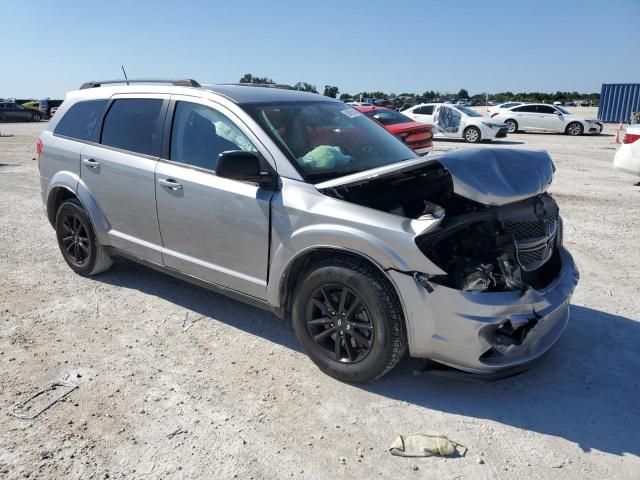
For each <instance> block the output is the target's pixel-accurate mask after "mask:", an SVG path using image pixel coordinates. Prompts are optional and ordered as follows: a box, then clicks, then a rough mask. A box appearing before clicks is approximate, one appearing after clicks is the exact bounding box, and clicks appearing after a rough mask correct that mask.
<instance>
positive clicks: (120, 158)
mask: <svg viewBox="0 0 640 480" xmlns="http://www.w3.org/2000/svg"><path fill="white" fill-rule="evenodd" d="M139 97H143V98H137V97H136V98H132V97H130V96H118V97H116V98H115V100H114V101H113V102H112V103H111V104H110V107H109V110H108V111H107V113H106V116H105V120H104V125H103V128H102V135H101V138H100V143H101V145H95V144H91V143H90V144H87V145H86V146H85V147H84V148H83V149H82V152H81V153H80V160H81V170H80V176H81V178H82V181H83V182H84V183H85V184H86V185H87V187H88V188H89V190H90V191H91V194H92V195H93V198H94V199H95V200H96V202H97V203H98V206H99V208H100V209H101V210H102V212H103V213H104V215H105V217H106V219H107V222H108V223H109V226H110V229H109V231H108V235H109V240H110V243H111V245H113V246H114V247H117V248H119V249H121V250H124V251H126V252H128V253H131V254H133V255H135V256H137V257H140V258H143V259H146V260H150V261H152V262H155V263H158V264H161V263H162V254H161V249H162V242H161V240H160V230H159V228H158V217H157V214H156V198H155V177H154V172H155V168H156V165H157V163H158V156H159V153H160V145H161V140H162V139H161V136H162V124H163V123H164V114H165V112H166V104H168V95H167V96H165V98H164V99H163V98H160V97H158V96H155V97H154V96H144V95H141V96H139Z"/></svg>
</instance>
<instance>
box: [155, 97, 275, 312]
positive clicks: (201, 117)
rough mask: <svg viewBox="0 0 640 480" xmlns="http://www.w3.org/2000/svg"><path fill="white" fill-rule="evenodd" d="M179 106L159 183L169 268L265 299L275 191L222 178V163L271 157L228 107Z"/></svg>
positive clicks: (190, 102) (177, 102)
mask: <svg viewBox="0 0 640 480" xmlns="http://www.w3.org/2000/svg"><path fill="white" fill-rule="evenodd" d="M172 100H174V101H172V106H171V107H170V109H169V113H168V118H167V123H170V122H171V127H170V128H169V127H167V133H169V132H170V136H169V135H165V143H164V144H163V154H162V159H161V161H160V163H159V164H158V168H157V170H156V185H155V188H156V198H157V205H158V221H159V223H160V231H161V233H162V242H163V246H164V250H163V259H164V264H165V265H166V266H168V267H171V268H174V269H176V270H178V271H180V272H183V273H186V274H189V275H192V276H194V277H197V278H200V279H203V280H206V281H208V282H212V283H216V284H218V285H222V286H225V287H228V288H231V289H234V290H237V291H240V292H243V293H246V294H249V295H252V296H254V297H257V298H262V299H264V298H266V285H267V272H268V262H269V229H270V201H271V197H272V195H273V192H272V191H271V190H268V189H264V188H260V187H258V186H257V185H255V184H252V183H248V182H241V181H236V180H230V179H227V178H221V177H218V176H216V162H217V159H218V156H219V155H220V153H222V152H224V151H229V150H246V151H253V152H258V153H259V154H260V155H261V156H262V157H263V158H270V156H269V153H268V151H266V149H265V148H264V147H263V146H262V144H260V142H259V141H258V140H257V138H256V137H255V136H254V135H253V134H252V132H251V131H250V130H249V129H248V128H247V127H246V126H245V125H244V124H243V123H242V121H241V120H240V119H239V118H238V117H236V116H235V115H234V114H233V112H231V111H230V110H228V109H226V108H225V107H223V106H221V105H218V104H214V103H213V102H210V101H207V100H200V99H195V98H193V97H182V96H172Z"/></svg>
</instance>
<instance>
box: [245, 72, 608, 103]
mask: <svg viewBox="0 0 640 480" xmlns="http://www.w3.org/2000/svg"><path fill="white" fill-rule="evenodd" d="M240 83H254V84H270V85H275V84H276V82H274V81H273V80H272V79H271V78H268V77H258V76H254V75H252V74H251V73H247V74H245V75H243V76H242V78H240ZM291 88H293V89H294V90H301V91H303V92H312V93H319V92H318V90H317V88H316V86H315V85H312V84H310V83H307V82H297V83H296V84H295V85H293V86H292V87H291ZM338 94H340V95H339V97H338ZM323 95H325V96H327V97H331V98H340V100H343V101H345V102H348V101H351V100H360V99H365V98H367V99H376V100H393V99H396V98H414V99H419V100H420V101H425V102H436V101H447V100H460V99H464V100H472V101H475V102H477V103H479V102H484V101H486V100H495V101H499V102H509V101H519V102H532V103H552V102H572V101H580V102H590V103H594V104H597V103H598V102H599V101H600V94H599V93H579V92H575V91H574V92H563V91H559V90H558V91H557V92H555V93H546V92H516V93H514V92H510V91H506V92H498V93H487V92H482V93H475V94H473V95H470V94H469V91H468V90H467V89H465V88H461V89H460V90H459V91H458V92H457V93H452V92H440V91H437V90H426V91H424V92H422V93H419V92H402V93H400V94H396V93H393V92H389V93H387V92H382V91H371V92H367V91H364V92H358V93H355V94H349V93H347V92H342V93H340V91H339V89H338V87H337V86H335V85H325V86H324V90H323Z"/></svg>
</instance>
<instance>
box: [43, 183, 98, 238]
mask: <svg viewBox="0 0 640 480" xmlns="http://www.w3.org/2000/svg"><path fill="white" fill-rule="evenodd" d="M46 198H47V199H46V213H47V219H48V220H49V223H50V224H51V225H52V226H53V227H54V228H55V220H56V213H57V212H58V208H59V207H60V205H61V204H62V202H64V201H65V200H67V199H69V198H76V199H77V200H78V201H79V202H80V204H81V205H82V206H83V208H84V209H85V210H86V212H87V215H88V216H89V219H90V220H91V224H92V226H93V230H94V232H95V234H96V236H97V237H98V240H99V241H100V243H101V244H102V245H109V238H108V235H107V232H108V231H109V229H110V226H109V222H108V221H107V218H106V217H105V215H104V213H103V212H102V209H101V208H100V206H99V205H98V203H97V202H96V200H95V198H94V196H93V194H92V193H91V191H90V190H89V188H88V187H87V185H86V184H85V183H84V182H83V181H82V179H80V178H79V177H78V176H77V175H75V174H73V173H71V172H59V173H57V174H56V175H54V177H53V178H52V179H51V182H50V183H49V188H48V191H47V197H46Z"/></svg>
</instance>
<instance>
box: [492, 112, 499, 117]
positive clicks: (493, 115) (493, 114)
mask: <svg viewBox="0 0 640 480" xmlns="http://www.w3.org/2000/svg"><path fill="white" fill-rule="evenodd" d="M496 115H499V113H498V112H496V113H492V114H491V118H493V117H495V116H496Z"/></svg>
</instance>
